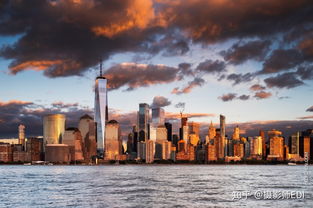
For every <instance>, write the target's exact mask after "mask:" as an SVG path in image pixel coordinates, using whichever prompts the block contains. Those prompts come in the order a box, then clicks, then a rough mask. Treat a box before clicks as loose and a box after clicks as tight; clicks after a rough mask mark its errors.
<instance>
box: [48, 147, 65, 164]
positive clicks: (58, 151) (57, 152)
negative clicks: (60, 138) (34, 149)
mask: <svg viewBox="0 0 313 208" xmlns="http://www.w3.org/2000/svg"><path fill="white" fill-rule="evenodd" d="M45 151H46V152H45V160H46V161H48V162H52V163H58V164H63V163H66V164H69V163H70V162H71V153H70V150H69V146H68V145H67V144H47V145H46V147H45Z"/></svg>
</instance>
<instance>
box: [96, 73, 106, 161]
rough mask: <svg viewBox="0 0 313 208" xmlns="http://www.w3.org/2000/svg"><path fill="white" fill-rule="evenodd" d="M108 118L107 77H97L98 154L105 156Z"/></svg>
mask: <svg viewBox="0 0 313 208" xmlns="http://www.w3.org/2000/svg"><path fill="white" fill-rule="evenodd" d="M107 119H108V97H107V79H106V78H104V77H97V79H96V85H95V122H96V129H97V135H96V138H97V155H98V157H100V158H103V156H104V150H105V125H106V121H107Z"/></svg>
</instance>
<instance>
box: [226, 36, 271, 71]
mask: <svg viewBox="0 0 313 208" xmlns="http://www.w3.org/2000/svg"><path fill="white" fill-rule="evenodd" d="M270 45H271V41H269V40H264V41H263V40H255V41H250V42H247V43H244V44H239V43H236V44H234V45H233V46H232V47H231V48H229V49H228V50H227V51H222V52H221V55H222V56H223V57H224V60H225V61H228V62H229V63H231V64H235V65H238V64H242V63H243V62H245V61H247V60H256V61H262V60H263V59H264V57H265V55H266V54H267V52H268V49H269V46H270Z"/></svg>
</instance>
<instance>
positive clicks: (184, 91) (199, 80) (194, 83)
mask: <svg viewBox="0 0 313 208" xmlns="http://www.w3.org/2000/svg"><path fill="white" fill-rule="evenodd" d="M204 83H205V80H204V79H202V78H200V77H195V78H194V80H192V81H190V82H188V84H187V86H185V87H183V88H182V89H179V88H178V87H176V88H174V89H173V90H172V94H176V95H181V94H187V93H190V92H191V90H192V89H193V88H195V87H198V86H202V85H204Z"/></svg>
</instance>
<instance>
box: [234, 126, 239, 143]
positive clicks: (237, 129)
mask: <svg viewBox="0 0 313 208" xmlns="http://www.w3.org/2000/svg"><path fill="white" fill-rule="evenodd" d="M233 140H240V130H239V127H238V126H236V127H235V128H234V133H233Z"/></svg>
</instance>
